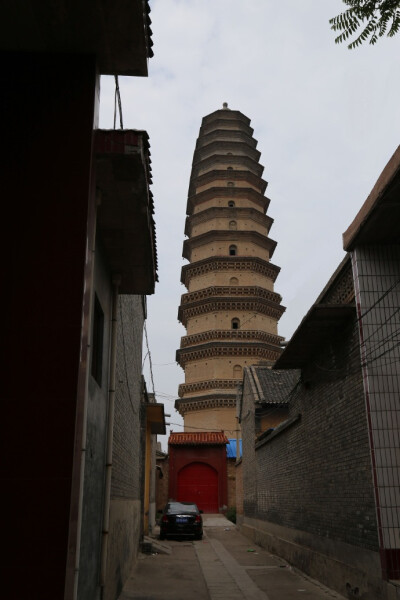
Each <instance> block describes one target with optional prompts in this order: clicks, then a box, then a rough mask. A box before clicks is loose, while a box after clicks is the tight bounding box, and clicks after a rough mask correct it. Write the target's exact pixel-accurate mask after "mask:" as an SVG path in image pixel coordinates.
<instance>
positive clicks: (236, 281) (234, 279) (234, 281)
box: [229, 277, 239, 285]
mask: <svg viewBox="0 0 400 600" xmlns="http://www.w3.org/2000/svg"><path fill="white" fill-rule="evenodd" d="M229 285H239V279H238V278H237V277H231V278H230V280H229Z"/></svg>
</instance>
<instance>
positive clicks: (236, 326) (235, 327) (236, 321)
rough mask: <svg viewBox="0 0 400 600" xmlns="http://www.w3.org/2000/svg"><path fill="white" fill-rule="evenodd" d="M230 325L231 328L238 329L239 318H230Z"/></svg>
mask: <svg viewBox="0 0 400 600" xmlns="http://www.w3.org/2000/svg"><path fill="white" fill-rule="evenodd" d="M231 325H232V329H239V327H240V320H239V319H237V318H235V319H232V321H231Z"/></svg>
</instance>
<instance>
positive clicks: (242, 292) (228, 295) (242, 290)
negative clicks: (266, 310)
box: [181, 285, 282, 307]
mask: <svg viewBox="0 0 400 600" xmlns="http://www.w3.org/2000/svg"><path fill="white" fill-rule="evenodd" d="M215 297H219V298H220V299H224V300H226V299H229V300H231V299H234V298H235V297H236V298H237V297H242V299H243V300H246V299H247V298H255V297H257V298H266V299H267V300H270V301H271V302H272V303H274V304H280V301H281V299H282V297H281V296H280V295H279V294H277V293H276V292H272V291H271V290H266V289H264V288H262V287H258V286H255V285H254V286H243V285H238V286H232V285H231V286H210V287H207V288H203V289H201V290H197V291H195V292H188V293H187V294H182V296H181V306H182V307H183V306H184V305H192V306H196V304H197V302H199V301H203V300H208V299H210V298H215Z"/></svg>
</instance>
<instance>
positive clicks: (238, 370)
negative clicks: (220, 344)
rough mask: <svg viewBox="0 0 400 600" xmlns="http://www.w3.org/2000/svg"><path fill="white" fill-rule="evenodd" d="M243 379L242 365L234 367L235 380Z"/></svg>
mask: <svg viewBox="0 0 400 600" xmlns="http://www.w3.org/2000/svg"><path fill="white" fill-rule="evenodd" d="M241 377H242V367H241V366H240V365H235V366H234V367H233V378H234V379H240V378H241Z"/></svg>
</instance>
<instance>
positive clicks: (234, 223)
mask: <svg viewBox="0 0 400 600" xmlns="http://www.w3.org/2000/svg"><path fill="white" fill-rule="evenodd" d="M229 229H233V230H236V229H237V223H236V221H229Z"/></svg>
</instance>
